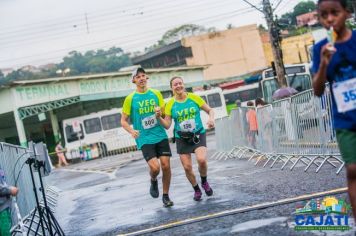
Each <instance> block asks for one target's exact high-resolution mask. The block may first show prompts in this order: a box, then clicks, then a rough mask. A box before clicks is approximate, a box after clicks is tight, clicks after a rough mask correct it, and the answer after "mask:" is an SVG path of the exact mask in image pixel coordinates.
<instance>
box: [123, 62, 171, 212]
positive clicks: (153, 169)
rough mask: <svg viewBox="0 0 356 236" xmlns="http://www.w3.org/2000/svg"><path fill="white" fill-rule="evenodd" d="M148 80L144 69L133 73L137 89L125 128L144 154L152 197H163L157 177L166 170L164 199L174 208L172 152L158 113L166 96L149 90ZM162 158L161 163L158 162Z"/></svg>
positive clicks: (125, 112) (128, 104) (129, 100)
mask: <svg viewBox="0 0 356 236" xmlns="http://www.w3.org/2000/svg"><path fill="white" fill-rule="evenodd" d="M147 80H148V77H147V75H146V72H145V70H144V69H143V68H141V67H139V68H137V69H135V70H134V71H133V73H132V82H133V83H135V84H136V90H135V91H134V92H132V93H131V94H130V95H128V96H127V97H126V98H125V101H124V105H123V109H122V116H121V125H122V127H123V128H124V129H125V130H126V131H127V132H129V133H130V134H131V135H132V137H133V138H134V139H135V140H136V144H137V148H138V149H139V150H141V151H142V154H143V157H144V158H145V160H146V162H147V164H148V167H149V172H150V176H151V187H150V194H151V196H152V197H153V198H158V197H159V190H158V181H157V176H158V174H159V172H160V169H162V172H163V176H162V183H163V196H162V201H163V205H164V206H165V207H170V206H173V202H172V201H171V200H170V198H169V195H168V192H169V186H170V182H171V167H170V157H171V156H172V154H171V149H170V146H169V143H168V136H167V134H166V131H165V129H164V128H163V127H162V126H161V124H160V123H159V122H158V121H157V118H158V117H157V115H156V112H155V110H156V109H157V107H161V108H162V109H163V108H164V100H163V96H162V94H161V93H160V92H159V91H158V90H155V89H150V88H148V87H147ZM129 120H131V122H132V125H133V127H131V126H130V124H129ZM158 159H159V160H160V161H158Z"/></svg>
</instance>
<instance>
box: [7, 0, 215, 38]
mask: <svg viewBox="0 0 356 236" xmlns="http://www.w3.org/2000/svg"><path fill="white" fill-rule="evenodd" d="M196 2H198V3H199V2H200V3H202V4H203V5H208V4H206V1H195V2H194V3H191V4H190V7H189V8H192V6H194V4H195V3H196ZM167 3H168V4H169V5H168V6H165V5H166V4H167ZM148 6H152V4H150V5H148ZM177 6H182V3H181V2H179V3H178V4H177V3H175V4H173V5H172V2H163V3H162V4H160V5H159V7H153V8H147V9H145V10H146V11H147V12H152V13H154V12H155V11H157V10H163V12H169V11H167V8H170V9H172V8H175V7H177ZM130 10H135V12H136V13H134V14H133V13H130ZM173 11H174V10H173ZM157 13H159V12H157ZM135 14H137V7H135V8H131V9H122V8H120V9H116V8H114V9H110V11H108V12H105V13H103V14H97V12H96V13H94V14H90V13H87V15H89V16H90V19H91V20H93V19H94V20H95V19H100V18H104V19H105V18H111V17H112V16H114V17H115V18H117V17H119V18H126V19H127V17H129V16H133V15H135ZM74 19H76V20H79V22H82V23H79V24H78V22H73V21H72V20H68V18H65V20H64V21H63V22H61V23H58V22H57V23H51V24H45V25H43V23H42V24H41V25H40V26H41V28H43V30H45V32H47V31H48V30H53V29H55V28H58V27H59V26H61V25H63V26H64V27H68V26H73V25H77V26H78V25H79V26H80V25H85V22H84V20H85V19H84V18H83V17H81V16H80V17H78V16H76V17H75V18H74ZM44 21H45V20H44ZM104 21H105V20H104ZM99 22H100V20H99ZM31 26H32V25H31ZM11 29H13V27H12V28H11ZM33 29H38V27H25V28H20V29H19V30H15V31H14V30H11V31H5V30H2V33H3V35H9V34H10V35H11V34H12V33H26V32H27V31H29V32H31V34H33ZM43 30H41V31H40V32H43Z"/></svg>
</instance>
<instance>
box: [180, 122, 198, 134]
mask: <svg viewBox="0 0 356 236" xmlns="http://www.w3.org/2000/svg"><path fill="white" fill-rule="evenodd" d="M179 127H180V129H181V130H182V131H186V132H187V131H190V132H192V131H193V130H195V127H196V125H195V120H193V119H192V120H185V121H183V122H182V123H180V125H179Z"/></svg>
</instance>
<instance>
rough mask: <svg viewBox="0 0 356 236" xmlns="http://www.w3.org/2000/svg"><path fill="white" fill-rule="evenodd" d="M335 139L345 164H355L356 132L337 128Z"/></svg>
mask: <svg viewBox="0 0 356 236" xmlns="http://www.w3.org/2000/svg"><path fill="white" fill-rule="evenodd" d="M336 139H337V142H338V144H339V149H340V153H341V156H342V159H343V160H344V162H345V163H346V164H356V152H355V147H356V132H354V131H350V130H347V129H337V130H336Z"/></svg>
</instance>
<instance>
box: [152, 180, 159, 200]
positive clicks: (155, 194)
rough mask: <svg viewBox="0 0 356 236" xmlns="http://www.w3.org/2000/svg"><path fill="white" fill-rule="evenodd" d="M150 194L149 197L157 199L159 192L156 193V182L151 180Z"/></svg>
mask: <svg viewBox="0 0 356 236" xmlns="http://www.w3.org/2000/svg"><path fill="white" fill-rule="evenodd" d="M150 194H151V196H152V197H153V198H158V196H159V191H158V182H157V180H151V187H150Z"/></svg>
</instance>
